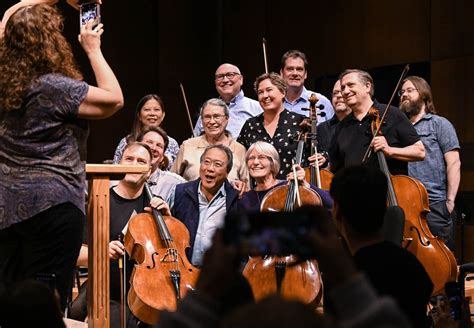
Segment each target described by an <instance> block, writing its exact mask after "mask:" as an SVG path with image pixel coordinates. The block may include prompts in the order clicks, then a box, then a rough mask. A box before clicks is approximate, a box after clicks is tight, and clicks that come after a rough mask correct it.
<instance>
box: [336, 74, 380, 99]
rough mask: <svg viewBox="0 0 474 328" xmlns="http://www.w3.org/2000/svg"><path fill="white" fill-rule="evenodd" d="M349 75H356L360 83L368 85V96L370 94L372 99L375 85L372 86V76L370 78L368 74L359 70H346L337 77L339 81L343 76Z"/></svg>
mask: <svg viewBox="0 0 474 328" xmlns="http://www.w3.org/2000/svg"><path fill="white" fill-rule="evenodd" d="M351 73H357V76H358V78H359V81H360V82H361V83H363V84H367V83H370V91H369V94H370V97H371V98H373V97H374V93H375V85H374V79H373V78H372V76H370V74H369V72H366V71H363V70H361V69H346V70H345V71H344V72H342V73H341V75H339V80H342V78H343V77H344V76H346V75H348V74H351Z"/></svg>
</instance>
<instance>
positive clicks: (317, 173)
mask: <svg viewBox="0 0 474 328" xmlns="http://www.w3.org/2000/svg"><path fill="white" fill-rule="evenodd" d="M318 100H319V99H318V97H317V95H316V94H314V93H313V94H311V97H310V98H309V103H310V106H309V113H310V115H309V120H310V124H311V133H310V134H309V138H308V134H307V139H310V141H311V156H312V155H315V154H317V153H318V140H317V133H318V132H317V126H318V115H317V112H316V108H317V106H316V103H317V102H318ZM321 106H322V105H321ZM305 173H306V181H308V182H310V183H311V184H313V185H315V186H317V187H318V188H320V189H324V190H329V187H330V186H331V181H332V177H333V174H332V173H331V172H330V171H328V170H325V169H319V166H318V165H317V161H316V163H315V165H312V166H310V167H306V168H305Z"/></svg>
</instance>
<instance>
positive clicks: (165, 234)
mask: <svg viewBox="0 0 474 328" xmlns="http://www.w3.org/2000/svg"><path fill="white" fill-rule="evenodd" d="M144 191H145V193H146V196H147V197H148V200H150V201H151V199H152V198H153V193H152V192H151V188H150V185H149V184H148V183H145V185H144ZM152 212H153V217H154V218H155V220H156V225H157V226H158V230H159V232H160V237H161V240H163V241H173V238H172V237H171V234H170V232H169V230H168V227H167V226H166V223H165V220H164V219H163V215H161V212H160V211H158V210H157V209H156V208H152Z"/></svg>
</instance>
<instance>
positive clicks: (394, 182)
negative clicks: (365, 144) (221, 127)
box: [364, 68, 457, 295]
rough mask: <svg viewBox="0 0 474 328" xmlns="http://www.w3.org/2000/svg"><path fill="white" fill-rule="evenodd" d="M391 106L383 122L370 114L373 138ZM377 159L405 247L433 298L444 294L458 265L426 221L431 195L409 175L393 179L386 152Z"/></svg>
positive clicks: (380, 153) (368, 152) (376, 115)
mask: <svg viewBox="0 0 474 328" xmlns="http://www.w3.org/2000/svg"><path fill="white" fill-rule="evenodd" d="M405 70H407V68H405ZM404 74H405V71H404V73H403V74H402V77H401V78H400V81H399V83H398V85H397V87H396V88H395V91H396V90H398V86H399V84H400V82H401V81H402V79H403V76H404ZM392 99H393V96H392ZM392 99H391V100H392ZM390 103H391V101H390V102H389V104H388V105H387V107H386V108H385V112H384V114H383V116H382V118H380V114H379V111H378V110H377V109H376V108H374V107H372V108H371V109H370V110H369V112H368V115H369V117H371V118H372V124H371V128H372V134H373V136H374V137H375V136H378V135H381V122H383V121H384V118H385V116H386V114H387V111H388V110H389V107H390ZM376 155H377V160H378V163H379V167H380V169H381V170H382V172H383V173H384V174H385V176H386V177H387V184H388V192H387V193H388V196H387V198H388V199H387V202H388V206H400V207H401V208H402V209H403V211H404V213H405V224H404V228H403V241H402V247H404V248H405V249H407V250H408V251H409V252H411V253H412V254H414V255H415V256H416V258H417V259H418V260H419V261H420V263H421V264H422V265H423V267H424V268H425V270H426V272H427V273H428V275H429V277H430V279H431V281H432V282H433V285H434V286H433V291H432V295H438V294H441V293H443V291H444V285H445V284H446V282H448V281H456V275H457V263H456V259H455V257H454V255H453V253H452V252H451V251H450V250H449V248H448V247H447V246H446V245H445V244H444V242H443V240H442V239H440V238H439V237H435V236H433V234H432V233H431V231H430V230H429V227H428V223H427V220H426V214H427V213H428V212H429V211H430V208H429V204H428V193H427V191H426V189H425V187H424V186H423V184H422V183H421V182H420V181H418V180H416V179H414V178H412V177H409V176H406V175H393V176H392V175H391V174H390V172H389V169H388V165H387V161H386V159H385V155H384V154H383V152H382V151H377V152H376ZM369 156H370V151H369V149H368V150H367V152H366V155H365V156H364V161H365V160H367V159H368V157H369Z"/></svg>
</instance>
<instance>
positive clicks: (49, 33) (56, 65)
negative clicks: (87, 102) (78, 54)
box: [0, 4, 82, 113]
mask: <svg viewBox="0 0 474 328" xmlns="http://www.w3.org/2000/svg"><path fill="white" fill-rule="evenodd" d="M62 29H63V18H62V16H61V15H60V13H59V11H58V10H57V9H56V8H53V7H51V6H49V5H44V4H41V5H33V6H27V7H22V8H20V9H18V10H17V11H16V12H15V13H14V14H13V15H12V16H11V17H10V19H9V20H8V22H7V24H6V26H5V34H4V37H3V39H1V40H0V90H2V92H1V94H0V113H1V112H8V111H12V110H17V109H19V108H20V107H21V105H22V102H23V98H24V96H25V93H26V91H27V89H28V87H29V86H30V85H31V84H32V83H34V82H36V81H37V80H38V78H39V77H40V76H42V75H44V74H48V73H58V74H63V75H65V76H68V77H70V78H74V79H78V80H82V74H81V73H80V71H79V69H78V67H77V64H76V62H75V60H74V57H73V54H72V51H71V47H70V45H69V43H68V42H67V41H66V39H65V38H64V36H63V35H62Z"/></svg>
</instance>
